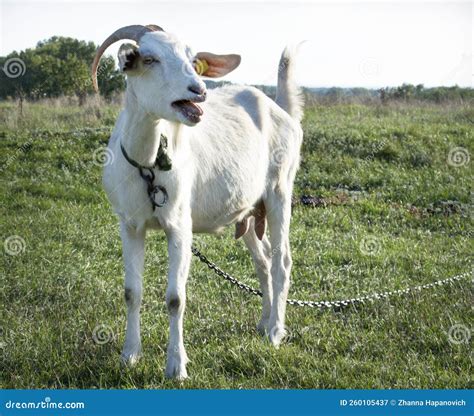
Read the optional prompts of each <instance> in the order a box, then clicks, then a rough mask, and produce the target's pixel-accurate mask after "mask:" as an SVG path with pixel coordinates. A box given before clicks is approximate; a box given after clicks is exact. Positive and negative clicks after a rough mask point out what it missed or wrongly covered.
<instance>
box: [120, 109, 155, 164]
mask: <svg viewBox="0 0 474 416" xmlns="http://www.w3.org/2000/svg"><path fill="white" fill-rule="evenodd" d="M124 118H125V123H124V131H123V132H122V134H121V142H122V146H123V147H124V148H125V150H126V152H127V154H128V155H129V156H130V157H131V158H132V159H133V160H134V161H135V162H137V163H139V164H140V165H143V166H153V164H154V162H155V159H156V155H157V153H158V148H159V147H160V134H161V126H160V124H162V123H161V120H160V119H157V118H156V117H153V116H151V115H150V114H148V113H146V112H144V111H142V110H137V109H136V108H134V109H133V110H131V109H130V108H127V106H125V110H124Z"/></svg>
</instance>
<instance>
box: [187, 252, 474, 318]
mask: <svg viewBox="0 0 474 416" xmlns="http://www.w3.org/2000/svg"><path fill="white" fill-rule="evenodd" d="M191 251H192V253H193V254H194V255H195V256H196V257H197V258H198V259H199V260H200V261H201V262H202V263H204V264H206V265H207V267H209V269H211V270H213V271H214V273H216V274H217V275H218V276H220V277H222V278H224V279H225V280H227V281H228V282H230V283H231V284H232V285H234V286H237V287H238V288H239V289H241V290H243V291H244V292H247V293H251V294H252V295H256V296H260V297H262V296H263V294H262V292H261V291H260V290H258V289H255V288H253V287H251V286H249V285H247V284H245V283H242V282H241V281H239V280H237V279H236V278H235V277H232V276H231V275H230V274H229V273H226V272H225V271H224V270H222V269H220V268H219V267H218V266H216V264H215V263H213V262H211V261H210V260H209V259H208V258H207V257H206V256H205V255H204V254H202V253H201V252H200V251H199V250H198V249H197V248H196V247H192V248H191ZM473 274H474V269H471V270H470V271H468V272H464V273H461V274H458V275H456V276H453V277H450V278H448V279H443V280H437V281H435V282H432V283H427V284H425V285H419V286H411V287H408V288H406V289H399V290H391V291H388V292H380V293H373V294H370V295H366V296H360V297H357V298H352V299H344V300H329V301H312V300H298V299H288V300H287V301H286V302H287V303H288V304H289V305H295V306H307V307H309V308H314V309H335V310H339V309H342V308H345V307H347V306H350V305H354V306H355V305H359V304H364V303H366V302H375V301H377V300H379V299H387V298H389V297H393V296H400V295H406V294H409V293H412V292H420V291H422V290H425V289H430V288H433V287H437V286H444V285H447V284H453V283H454V282H457V281H459V280H462V279H465V278H466V277H468V276H471V275H473Z"/></svg>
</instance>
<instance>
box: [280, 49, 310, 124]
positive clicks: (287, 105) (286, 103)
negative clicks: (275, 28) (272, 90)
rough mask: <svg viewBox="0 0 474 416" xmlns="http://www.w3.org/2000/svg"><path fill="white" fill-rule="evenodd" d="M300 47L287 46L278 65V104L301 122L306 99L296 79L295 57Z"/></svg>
mask: <svg viewBox="0 0 474 416" xmlns="http://www.w3.org/2000/svg"><path fill="white" fill-rule="evenodd" d="M298 47H299V45H298V46H287V47H286V48H285V50H284V51H283V53H282V54H281V58H280V64H279V65H278V84H277V91H276V99H275V101H276V103H277V104H278V105H279V106H280V107H281V108H283V110H285V111H286V112H287V113H288V114H289V115H290V116H291V117H293V118H294V119H295V120H297V121H301V119H302V117H303V106H304V98H303V95H302V92H301V89H300V88H299V87H298V85H297V84H296V81H295V78H294V66H295V56H296V53H297V52H298Z"/></svg>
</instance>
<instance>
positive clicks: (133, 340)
mask: <svg viewBox="0 0 474 416" xmlns="http://www.w3.org/2000/svg"><path fill="white" fill-rule="evenodd" d="M120 235H121V237H122V252H123V261H124V265H125V302H126V304H127V330H126V334H125V344H124V346H123V351H122V361H123V362H124V363H125V364H131V365H133V364H135V362H136V361H138V359H139V358H140V354H141V339H140V305H141V302H142V274H143V262H144V255H145V231H144V230H137V229H135V228H133V227H129V226H127V225H126V224H125V223H124V222H121V223H120Z"/></svg>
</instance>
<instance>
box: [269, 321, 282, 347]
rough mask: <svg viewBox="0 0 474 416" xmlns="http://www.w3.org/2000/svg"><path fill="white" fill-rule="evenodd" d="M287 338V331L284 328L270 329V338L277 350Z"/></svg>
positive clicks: (275, 327)
mask: <svg viewBox="0 0 474 416" xmlns="http://www.w3.org/2000/svg"><path fill="white" fill-rule="evenodd" d="M285 337H286V330H285V328H284V327H280V326H276V325H275V326H274V327H272V328H269V329H268V338H269V339H270V342H271V343H272V345H273V346H274V347H275V348H278V347H279V346H280V344H281V342H282V341H283V339H284V338H285Z"/></svg>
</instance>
